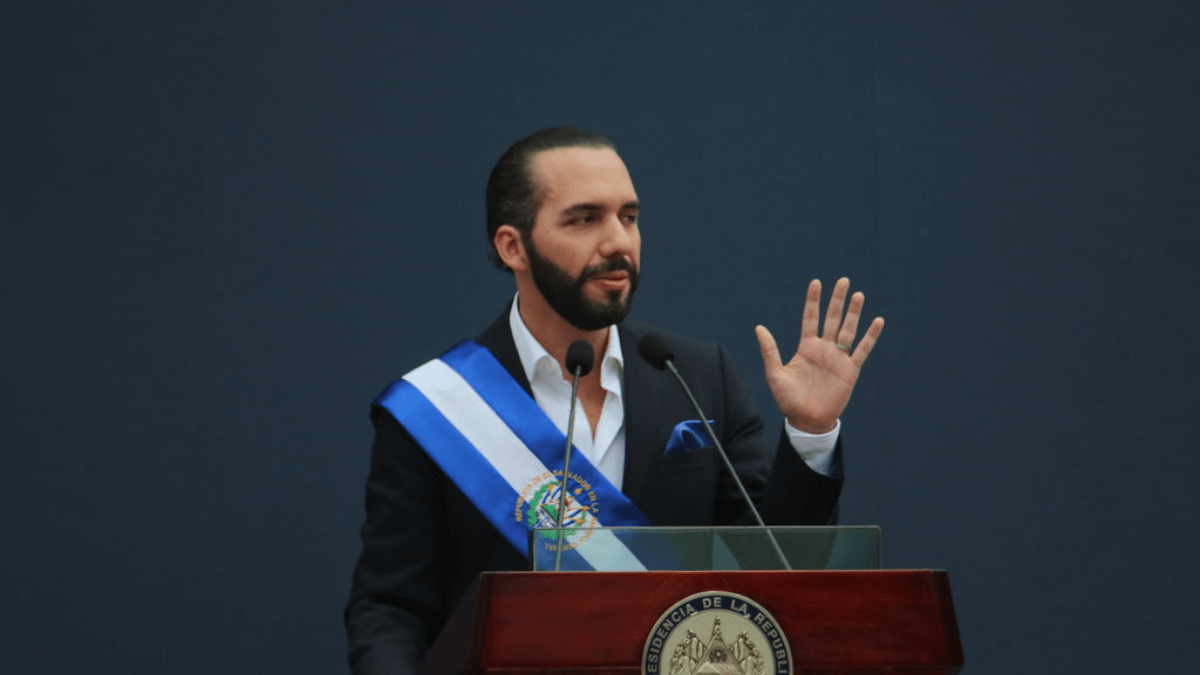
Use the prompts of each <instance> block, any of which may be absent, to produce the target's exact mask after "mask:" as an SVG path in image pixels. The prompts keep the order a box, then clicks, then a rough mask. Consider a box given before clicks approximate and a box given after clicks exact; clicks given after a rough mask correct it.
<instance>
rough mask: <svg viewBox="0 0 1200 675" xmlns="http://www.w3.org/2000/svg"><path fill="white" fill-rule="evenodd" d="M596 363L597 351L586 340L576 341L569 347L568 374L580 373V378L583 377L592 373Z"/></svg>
mask: <svg viewBox="0 0 1200 675" xmlns="http://www.w3.org/2000/svg"><path fill="white" fill-rule="evenodd" d="M595 363H596V351H595V350H594V349H592V346H591V345H590V344H588V343H587V341H585V340H576V341H574V342H572V343H571V346H570V347H567V372H569V373H571V374H572V375H574V374H575V372H576V371H579V376H580V377H583V376H584V375H587V374H588V373H590V372H592V366H593V365H594V364H595Z"/></svg>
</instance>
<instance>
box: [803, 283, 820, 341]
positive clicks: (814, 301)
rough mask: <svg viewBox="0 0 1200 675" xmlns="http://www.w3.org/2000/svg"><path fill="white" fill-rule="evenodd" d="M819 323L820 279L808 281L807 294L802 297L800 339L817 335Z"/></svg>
mask: <svg viewBox="0 0 1200 675" xmlns="http://www.w3.org/2000/svg"><path fill="white" fill-rule="evenodd" d="M820 323H821V280H820V279H813V280H812V281H810V282H808V296H807V297H806V298H805V299H804V314H803V315H802V316H801V319H800V339H801V340H803V339H804V338H813V337H817V327H818V326H819V325H820Z"/></svg>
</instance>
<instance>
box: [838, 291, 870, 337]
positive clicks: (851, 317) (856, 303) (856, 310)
mask: <svg viewBox="0 0 1200 675" xmlns="http://www.w3.org/2000/svg"><path fill="white" fill-rule="evenodd" d="M865 300H866V296H864V295H863V294H862V293H855V294H854V295H852V296H850V307H849V308H848V309H847V310H846V319H845V321H842V329H841V330H839V331H838V335H837V343H838V344H839V345H844V346H845V348H846V351H849V349H850V345H852V344H854V335H855V333H857V332H858V318H859V316H861V315H862V308H863V302H864V301H865Z"/></svg>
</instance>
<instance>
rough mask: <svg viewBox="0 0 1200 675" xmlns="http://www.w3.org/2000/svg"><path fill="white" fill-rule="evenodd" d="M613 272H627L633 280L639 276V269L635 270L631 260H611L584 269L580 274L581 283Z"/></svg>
mask: <svg viewBox="0 0 1200 675" xmlns="http://www.w3.org/2000/svg"><path fill="white" fill-rule="evenodd" d="M613 272H627V273H628V274H629V277H630V278H631V279H636V278H637V276H638V271H637V269H635V268H634V266H633V263H632V262H630V261H629V259H627V258H613V259H611V260H606V261H604V262H602V263H600V264H599V265H591V266H588V267H585V268H583V271H582V272H580V273H579V282H581V283H582V282H584V281H587V280H588V279H591V278H592V277H598V276H602V275H605V274H611V273H613Z"/></svg>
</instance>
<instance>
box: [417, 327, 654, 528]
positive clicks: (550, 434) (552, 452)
mask: <svg viewBox="0 0 1200 675" xmlns="http://www.w3.org/2000/svg"><path fill="white" fill-rule="evenodd" d="M439 358H440V359H441V360H442V361H444V362H446V364H447V365H449V366H450V367H451V368H453V369H454V370H455V371H457V372H458V374H459V375H462V377H463V379H465V380H466V381H468V382H470V383H471V387H472V388H474V389H475V392H476V393H477V394H479V396H480V398H482V399H483V400H484V402H486V403H487V404H488V406H489V407H490V408H492V410H494V411H496V414H497V415H498V416H499V417H500V419H502V420H504V423H505V424H507V425H508V427H509V428H510V429H512V431H513V433H515V434H516V435H517V437H518V438H520V439H521V441H522V442H523V443H524V444H525V445H526V446H527V447H528V448H529V449H530V450H531V451H533V453H534V455H535V456H537V458H538V459H539V460H541V462H542V464H545V465H546V467H547V468H549V469H550V470H551V471H554V472H559V473H561V472H562V468H563V448H564V446H565V445H566V442H567V437H566V435H565V434H563V433H562V432H561V431H559V430H558V427H556V426H554V422H552V421H551V420H550V418H549V417H547V416H546V413H545V412H543V411H542V409H541V408H540V407H539V406H538V404H537V401H535V400H534V399H533V397H531V396H530V395H529V392H527V391H525V389H524V388H522V387H521V385H520V384H518V383H517V381H516V380H514V379H513V377H512V375H511V374H510V373H509V372H508V370H506V369H505V368H504V366H503V365H501V364H500V362H499V361H497V360H496V357H495V356H493V355H492V353H491V352H489V351H488V350H487V349H485V348H484V347H481V346H480V345H478V344H476V343H474V342H471V341H470V340H463V341H462V342H459V343H458V344H456V345H454V346H453V347H451V348H450V350H449V351H447V352H446V353H445V354H443V355H442V356H441V357H439ZM571 473H573V474H576V475H578V476H579V477H580V478H583V479H584V480H585V481H587V482H588V483H589V484H590V485H591V486H592V488H593V489H594V490H595V492H596V497H597V499H596V502H597V504H599V505H600V508H601V509H602V512H601V516H600V522H602V523H603V524H604V525H605V527H625V526H648V525H650V520H649V519H648V518H646V516H645V515H644V514H642V512H641V511H640V510H639V509H638V508H637V506H635V505H634V503H633V502H632V501H630V500H629V498H628V497H626V496H625V495H624V494H623V493H622V492H621V491H620V490H618V489H617V487H616V486H615V485H613V484H612V482H611V481H609V480H608V478H607V477H605V476H604V474H602V473H600V471H599V470H598V469H596V467H595V466H593V465H592V463H591V462H590V461H588V459H587V457H585V456H584V455H583V453H581V452H579V449H578V448H572V450H571Z"/></svg>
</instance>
